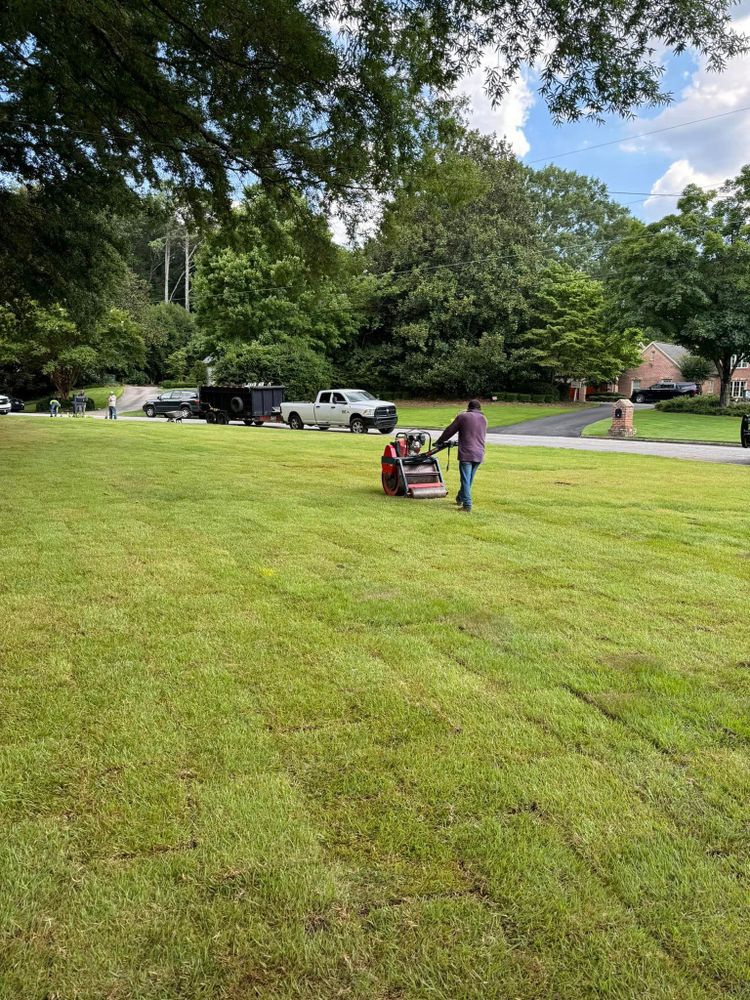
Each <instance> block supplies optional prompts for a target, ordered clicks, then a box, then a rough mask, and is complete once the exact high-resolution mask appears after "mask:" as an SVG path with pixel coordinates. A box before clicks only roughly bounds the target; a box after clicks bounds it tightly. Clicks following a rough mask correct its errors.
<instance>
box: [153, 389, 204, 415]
mask: <svg viewBox="0 0 750 1000" xmlns="http://www.w3.org/2000/svg"><path fill="white" fill-rule="evenodd" d="M173 410H181V411H182V413H183V414H184V416H186V417H197V416H200V412H201V404H200V398H199V396H198V390H197V389H170V390H169V391H168V392H163V393H162V394H161V396H157V397H156V398H155V399H148V400H146V402H145V403H144V404H143V412H144V413H145V414H146V416H147V417H155V416H157V415H158V414H160V413H172V411H173Z"/></svg>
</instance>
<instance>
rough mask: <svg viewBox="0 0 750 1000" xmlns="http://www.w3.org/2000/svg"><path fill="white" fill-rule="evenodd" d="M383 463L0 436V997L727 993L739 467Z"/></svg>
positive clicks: (743, 755) (94, 431)
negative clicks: (405, 471)
mask: <svg viewBox="0 0 750 1000" xmlns="http://www.w3.org/2000/svg"><path fill="white" fill-rule="evenodd" d="M382 447H383V439H382V438H380V436H379V435H370V436H367V437H361V436H355V435H349V434H320V433H316V432H312V431H310V432H305V433H298V434H291V433H288V432H285V431H280V430H271V429H268V428H264V429H258V430H256V429H249V428H245V427H239V426H238V427H216V428H212V427H204V428H200V429H199V428H188V427H183V426H180V425H167V424H165V423H161V422H160V423H159V424H156V425H152V424H127V423H125V422H119V423H109V422H104V421H93V420H92V421H87V422H84V421H77V422H76V421H56V422H55V421H43V420H33V419H23V418H17V419H15V418H14V419H9V420H6V421H4V422H3V423H2V425H0V468H2V490H0V524H1V526H2V530H1V532H0V546H1V551H2V565H3V573H2V575H1V576H0V678H1V682H2V692H1V694H0V705H2V720H3V725H2V730H1V731H0V733H1V735H0V741H1V747H2V749H1V755H0V788H1V794H2V800H1V801H0V885H1V886H2V892H0V922H1V929H0V995H1V996H2V997H3V998H5V997H8V998H14V1000H15V998H21V1000H25V998H43V997H48V998H52V997H56V998H64V1000H68V998H100V997H101V998H114V1000H121V998H128V1000H129V998H138V1000H141V998H147V1000H155V998H159V1000H162V998H170V1000H171V998H185V1000H194V998H201V1000H204V998H205V1000H209V998H211V1000H214V998H232V1000H234V998H248V997H263V998H266V997H268V998H290V1000H291V998H301V997H304V998H329V997H330V998H334V997H355V998H362V1000H365V998H367V1000H369V998H380V1000H395V998H399V1000H400V998H409V1000H411V998H445V1000H453V998H497V1000H501V998H502V1000H506V998H524V1000H527V998H528V1000H532V998H540V997H544V998H565V1000H568V998H569V1000H578V998H591V1000H594V998H602V997H606V998H622V1000H626V998H627V1000H631V998H667V997H669V998H674V1000H697V998H720V997H721V998H726V997H737V998H743V997H747V996H748V983H749V982H750V907H749V906H748V898H749V897H748V878H749V876H750V861H749V859H750V840H749V838H748V829H750V826H749V824H750V806H749V805H748V803H750V755H749V754H748V750H749V749H750V703H749V702H750V699H749V697H748V694H749V692H750V643H749V642H748V629H747V604H748V583H749V581H750V505H748V483H750V479H749V478H748V477H749V476H750V468H744V467H721V466H711V465H707V464H697V463H696V464H690V463H687V462H681V461H672V462H670V461H667V460H661V459H652V458H639V457H636V456H630V455H627V456H623V455H614V454H590V453H576V452H571V451H552V450H544V449H539V448H529V449H510V448H505V447H503V448H500V447H493V448H490V449H489V453H488V461H487V463H486V465H485V466H484V467H483V468H482V469H481V470H480V472H479V474H478V476H477V479H476V483H475V503H476V509H475V512H474V513H473V514H472V515H471V516H466V515H462V514H459V513H457V512H456V511H455V509H453V506H452V504H451V503H450V500H446V501H422V502H419V501H415V502H409V501H407V500H400V499H397V498H387V497H385V496H384V495H383V494H382V492H381V490H380V484H379V475H380V467H379V455H380V452H381V451H382ZM456 473H457V470H456V468H455V467H453V466H452V467H451V469H450V472H449V473H448V478H449V485H450V487H451V492H452V491H453V489H454V488H455V486H456V479H457V475H456Z"/></svg>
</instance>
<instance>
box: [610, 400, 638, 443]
mask: <svg viewBox="0 0 750 1000" xmlns="http://www.w3.org/2000/svg"><path fill="white" fill-rule="evenodd" d="M609 436H610V437H616V438H632V437H635V427H633V404H632V403H631V402H630V400H629V399H618V400H617V402H616V403H613V404H612V423H611V425H610V428H609Z"/></svg>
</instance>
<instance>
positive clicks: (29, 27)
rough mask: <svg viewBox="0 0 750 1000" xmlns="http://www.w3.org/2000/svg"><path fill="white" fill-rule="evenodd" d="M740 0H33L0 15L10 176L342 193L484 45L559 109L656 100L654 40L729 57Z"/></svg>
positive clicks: (381, 177)
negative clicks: (532, 70) (535, 68)
mask: <svg viewBox="0 0 750 1000" xmlns="http://www.w3.org/2000/svg"><path fill="white" fill-rule="evenodd" d="M731 9H732V2H731V0H637V2H636V0H625V2H623V3H617V4H611V3H610V4H602V3H594V2H589V3H584V4H581V3H574V2H573V0H531V2H530V3H527V4H516V3H499V4H498V3H496V2H495V0H456V2H455V3H453V4H450V5H446V4H444V3H442V2H441V0H422V2H421V3H417V4H414V3H410V2H406V0H386V2H384V3H380V4H374V3H372V0H345V2H344V0H340V2H331V0H304V2H303V0H261V2H260V3H259V2H256V0H252V2H251V0H231V2H230V0H212V2H208V0H198V2H196V0H127V2H125V0H97V2H94V0H78V2H76V3H70V2H69V0H36V2H13V3H10V4H6V5H5V7H4V8H3V11H2V13H0V107H2V114H0V176H3V177H9V178H12V179H15V180H18V181H20V182H22V183H36V182H38V181H40V180H41V181H43V182H44V183H47V182H49V181H53V180H56V179H60V178H62V177H70V176H82V175H85V176H88V175H90V174H91V173H92V172H93V173H94V174H95V175H97V176H100V177H105V178H107V180H112V181H114V180H115V179H117V178H123V179H124V180H128V181H133V182H135V183H137V184H138V183H140V182H142V181H144V180H147V181H150V182H151V183H157V182H160V181H161V180H162V179H163V177H164V176H165V174H166V175H170V176H172V177H174V178H176V179H178V180H179V182H180V183H181V185H183V186H184V187H187V188H189V189H193V190H197V189H199V188H201V187H203V186H206V185H207V186H209V187H210V188H211V189H212V190H213V191H214V192H215V193H216V194H217V195H218V196H219V197H220V198H222V199H223V200H225V201H228V198H229V195H230V192H231V190H232V187H233V181H232V171H234V170H240V171H244V172H251V173H253V174H254V175H255V176H257V177H259V178H260V179H261V180H262V181H263V182H264V183H266V184H269V185H289V184H292V185H295V186H297V187H298V188H315V189H324V190H325V191H326V192H327V193H329V194H334V195H340V196H351V195H352V193H353V185H369V186H372V187H375V188H378V189H384V188H387V187H389V186H390V184H391V183H392V181H393V179H394V178H395V177H396V176H397V174H398V173H399V172H400V169H401V166H402V164H403V161H404V158H405V157H406V158H408V157H409V156H410V155H411V154H412V153H413V151H414V149H415V146H416V144H417V143H416V141H417V139H418V135H419V132H420V130H421V128H422V127H423V126H424V124H425V122H426V121H427V119H428V117H429V114H430V111H431V106H432V100H433V97H434V95H436V94H440V93H441V92H442V93H444V92H446V91H448V90H450V88H451V87H452V86H453V85H454V84H455V83H456V82H457V80H458V79H459V78H460V77H461V76H462V75H463V74H464V73H465V72H466V70H467V69H470V68H471V67H473V66H475V65H476V64H477V63H478V62H479V59H480V58H481V55H482V53H483V51H484V50H485V49H487V48H493V49H495V50H496V51H497V54H498V61H497V65H498V67H501V68H499V69H495V70H493V71H492V72H491V73H489V74H488V76H487V86H488V90H489V92H490V94H491V95H492V97H493V98H500V97H501V96H502V95H503V93H504V92H505V89H506V88H507V86H508V84H509V82H510V81H512V80H513V79H514V78H515V76H516V75H517V73H518V71H519V68H520V67H521V66H522V65H524V64H527V65H528V64H532V63H535V62H536V63H541V72H540V81H541V83H540V90H541V93H542V96H543V97H544V99H545V100H546V102H547V104H548V106H549V108H550V110H551V111H552V113H553V115H554V116H555V118H557V119H568V120H570V119H576V118H578V117H581V116H583V115H587V116H591V117H595V118H600V117H601V116H603V115H604V114H605V113H623V112H627V111H629V110H630V109H632V108H634V107H637V106H640V105H642V104H653V103H657V102H660V101H663V100H665V95H664V91H663V89H662V87H661V72H662V70H661V64H660V62H659V61H658V60H657V59H655V58H654V56H653V51H654V48H653V47H654V44H655V43H659V44H660V45H662V46H664V47H665V48H667V49H671V50H673V51H678V52H680V51H683V50H684V49H685V48H686V47H688V46H690V47H692V48H694V49H695V50H697V51H699V52H700V53H702V54H704V55H705V57H706V58H707V61H708V63H709V64H710V65H711V66H713V67H714V68H716V67H720V66H721V65H722V64H723V62H724V61H725V60H726V59H727V58H728V57H730V56H732V55H734V54H735V53H737V52H738V51H739V50H740V49H741V47H742V41H741V39H739V38H738V37H737V35H736V34H735V33H733V31H732V30H731V27H730V15H731Z"/></svg>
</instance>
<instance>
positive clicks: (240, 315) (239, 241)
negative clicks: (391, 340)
mask: <svg viewBox="0 0 750 1000" xmlns="http://www.w3.org/2000/svg"><path fill="white" fill-rule="evenodd" d="M344 256H345V251H343V250H341V249H340V248H339V247H336V246H335V245H334V244H333V242H332V239H331V234H330V232H329V230H328V225H327V222H326V220H325V218H324V217H323V216H322V215H320V214H318V213H316V212H314V211H313V210H312V209H311V208H310V207H309V206H308V205H307V204H306V202H305V201H304V200H303V199H301V198H292V199H291V200H289V201H287V202H285V203H278V202H276V201H274V200H272V199H271V198H269V197H268V196H267V195H266V194H264V193H263V191H261V190H260V189H259V188H258V187H255V188H253V189H249V190H248V191H247V192H246V197H245V201H244V203H243V204H242V205H241V206H238V207H237V209H236V210H235V211H234V212H233V214H232V217H231V218H230V219H229V220H227V221H226V222H225V224H224V226H223V227H222V228H221V229H218V230H216V231H215V232H214V233H212V234H211V235H210V236H209V237H208V238H207V240H206V243H205V246H204V248H203V249H202V250H201V251H200V252H199V255H198V263H197V268H196V275H195V283H194V293H195V303H196V316H197V319H198V321H199V323H200V325H201V327H202V328H203V329H204V330H205V332H206V334H207V335H208V337H209V340H210V342H211V343H212V344H213V346H214V347H217V348H222V349H226V348H227V347H228V346H229V345H230V344H233V343H234V344H242V343H247V342H258V343H262V344H273V343H277V342H278V341H279V340H283V339H286V338H292V339H295V340H298V341H304V342H306V343H307V344H308V345H309V346H311V347H314V348H316V349H319V350H324V349H325V348H327V347H332V346H334V345H335V344H336V343H338V342H339V341H341V340H343V339H344V337H346V336H349V335H351V332H352V328H353V315H352V308H351V303H350V301H349V298H348V295H347V293H346V290H345V288H344V287H343V286H342V283H341V281H340V272H341V270H342V258H343V257H344Z"/></svg>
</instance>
